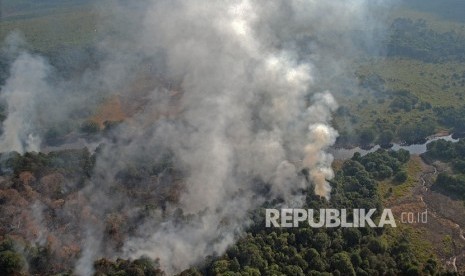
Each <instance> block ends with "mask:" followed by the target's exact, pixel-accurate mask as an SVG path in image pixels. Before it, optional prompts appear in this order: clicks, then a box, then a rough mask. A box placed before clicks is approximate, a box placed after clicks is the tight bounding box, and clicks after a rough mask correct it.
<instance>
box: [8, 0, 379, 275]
mask: <svg viewBox="0 0 465 276" xmlns="http://www.w3.org/2000/svg"><path fill="white" fill-rule="evenodd" d="M120 2H122V1H120ZM381 7H383V8H384V7H385V3H384V2H381V1H378V2H377V3H374V2H373V1H363V0H351V1H343V0H336V1H329V2H328V1H311V0H307V1H304V0H292V1H288V0H282V1H281V0H276V1H261V0H258V1H251V0H250V1H248V0H243V1H209V2H205V1H200V0H199V1H197V0H195V1H180V0H174V1H173V0H169V1H168V0H158V1H144V3H139V2H138V3H129V4H127V3H124V4H123V3H114V2H107V3H106V4H105V5H101V6H99V5H97V6H96V10H98V11H99V12H101V14H102V16H101V18H102V19H101V20H102V22H101V25H100V26H99V32H100V33H101V36H100V38H99V40H98V43H97V44H96V45H95V48H96V51H98V52H99V53H100V54H99V55H98V56H99V60H98V61H96V62H98V66H93V67H92V68H90V67H89V69H88V70H85V71H84V72H82V73H81V74H80V76H79V77H76V76H73V77H72V78H69V79H64V78H63V77H60V74H59V72H57V71H56V70H55V69H54V68H52V66H51V65H49V63H48V62H47V61H46V59H45V58H42V57H39V56H37V55H34V54H29V53H26V52H24V51H20V50H18V51H15V53H13V54H12V55H14V56H15V57H16V58H15V60H14V61H13V63H12V65H11V69H10V77H9V78H8V79H7V81H6V83H5V85H4V86H3V87H2V91H1V94H0V97H1V99H2V101H3V102H4V103H5V104H6V106H7V110H8V117H7V118H6V120H5V121H4V122H3V134H2V136H1V137H0V151H1V152H9V151H17V152H20V153H24V152H26V151H39V150H40V149H41V147H45V145H44V143H42V144H41V141H43V140H44V135H45V133H46V131H47V130H48V129H50V128H51V127H53V126H56V125H61V124H63V123H66V122H67V121H73V122H74V121H75V120H78V121H79V119H81V120H85V119H87V117H90V116H91V115H92V113H93V111H94V110H95V108H96V106H98V104H100V103H101V99H106V98H111V97H119V98H121V99H122V101H123V102H124V103H126V105H127V106H131V103H132V102H137V103H138V105H137V106H136V107H135V108H129V107H128V109H129V110H130V111H128V112H127V114H126V115H127V117H128V118H127V119H126V120H125V121H124V122H122V123H121V124H119V125H118V126H116V127H115V128H114V129H113V130H112V137H113V138H112V139H108V138H100V139H101V142H102V143H104V144H105V146H104V147H101V148H99V151H98V154H96V158H97V159H96V160H95V166H94V167H93V171H92V172H91V174H90V178H89V181H87V182H86V183H85V185H82V187H80V186H79V187H78V188H76V187H75V189H77V193H78V195H79V196H80V197H82V198H84V199H85V201H86V202H87V206H88V208H89V212H90V213H91V215H90V216H89V217H90V218H89V219H88V220H84V221H82V222H81V226H80V227H81V228H82V229H80V232H81V233H82V240H80V241H79V242H80V246H81V254H80V257H79V259H78V260H77V261H76V267H75V272H76V273H77V274H80V275H88V274H89V273H91V271H92V264H93V261H94V260H95V259H97V258H99V257H104V256H105V257H116V256H122V257H130V258H137V257H140V256H142V255H146V256H148V257H151V258H154V259H155V258H158V259H159V260H160V264H161V268H162V269H163V270H165V271H167V272H168V273H174V272H179V271H181V270H182V269H185V268H187V267H189V266H190V265H193V264H195V263H197V262H199V261H201V260H202V258H204V257H205V256H208V255H215V254H221V253H222V252H224V251H225V250H226V248H227V247H228V246H230V245H231V244H232V243H233V242H234V241H235V240H236V239H237V237H238V235H240V234H241V233H242V232H243V231H244V229H245V228H246V227H247V226H248V225H249V223H250V220H249V218H248V214H249V212H250V211H251V210H254V209H256V208H258V207H259V206H261V205H262V204H263V203H265V202H267V201H269V200H273V199H276V198H278V199H282V200H283V201H284V202H285V203H286V204H287V205H296V206H298V205H299V202H300V201H301V198H302V196H303V194H302V193H303V192H302V191H304V190H305V189H308V188H309V187H310V185H313V188H312V189H313V190H314V191H315V193H316V194H317V195H319V196H321V197H324V198H326V199H330V192H331V187H330V185H329V184H328V182H327V180H329V179H331V178H332V177H333V172H332V169H331V163H332V156H331V155H330V154H328V153H326V152H325V150H326V149H327V148H328V147H330V146H331V145H332V144H333V143H334V142H335V140H336V138H337V132H336V131H335V130H334V129H333V128H332V127H331V125H330V121H331V113H332V112H333V111H335V109H336V108H337V103H336V101H335V100H334V98H333V97H332V95H331V92H332V91H327V89H328V88H330V89H334V88H336V90H338V89H339V90H338V91H335V92H337V93H340V91H343V90H344V89H350V87H347V86H350V83H351V80H348V79H346V78H345V77H343V76H345V73H346V70H347V69H348V68H346V66H345V61H346V60H348V59H350V58H351V55H352V54H354V53H356V51H357V49H356V47H355V46H354V44H353V41H354V40H353V34H354V33H356V31H357V33H360V32H362V33H363V35H361V36H360V35H358V38H361V37H362V39H366V43H365V44H366V45H369V44H370V39H371V36H372V34H371V33H370V30H366V27H364V26H375V25H376V24H378V22H376V21H375V20H374V19H373V18H374V17H375V13H376V9H378V8H381ZM12 47H13V46H12ZM338 75H340V76H341V77H340V78H339V77H338ZM141 76H142V77H141ZM145 78H149V79H152V82H153V85H151V86H149V88H147V87H145V88H144V89H141V90H143V91H137V89H132V88H130V87H131V86H134V85H136V84H137V83H139V82H141V81H143V80H144V79H145ZM153 79H158V80H159V81H153ZM160 79H161V80H160ZM166 83H171V84H172V85H165V84H166ZM329 83H331V85H328V84H329ZM173 86H175V88H173ZM326 86H328V87H326ZM77 118H78V119H77ZM166 156H169V159H170V164H172V165H173V167H165V168H164V169H163V170H162V171H161V172H157V173H154V172H152V173H149V175H151V177H155V176H156V177H157V180H156V181H152V182H150V181H148V182H144V181H139V182H138V181H136V183H135V184H134V185H136V186H137V185H146V186H144V187H148V189H147V190H148V191H150V194H151V195H156V194H157V193H159V192H160V190H158V189H162V188H161V187H166V186H168V188H169V187H175V186H176V192H177V193H178V194H177V195H176V196H175V200H169V201H166V202H163V204H158V206H157V208H156V210H155V211H154V212H153V213H152V214H151V217H150V219H146V220H143V221H142V223H138V224H137V225H131V230H130V231H129V230H128V231H127V235H126V236H125V238H124V239H123V241H122V245H119V246H114V244H112V243H110V242H108V241H107V240H106V239H105V237H104V231H105V225H104V222H105V221H106V220H107V219H108V217H109V216H111V215H114V214H117V213H118V214H121V216H123V217H124V220H123V221H124V222H125V223H129V222H131V221H136V218H137V216H138V213H139V211H140V210H141V209H142V208H144V205H146V204H147V203H146V202H144V203H143V202H138V201H137V200H136V199H137V198H135V197H134V196H133V195H132V194H127V193H124V192H121V189H120V186H121V185H122V184H121V180H120V176H121V172H122V171H125V170H126V169H127V167H128V164H135V166H136V167H137V166H138V165H140V166H141V167H143V166H144V165H146V164H151V163H163V162H164V161H165V159H166V158H167V157H166ZM302 170H304V171H306V172H308V175H307V176H306V175H305V174H303V173H301V172H302ZM173 171H174V172H173ZM115 191H116V192H115ZM156 205H157V204H156ZM62 208H65V209H66V208H67V205H66V204H65V205H64V206H63V207H62Z"/></svg>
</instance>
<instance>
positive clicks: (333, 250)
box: [181, 150, 440, 275]
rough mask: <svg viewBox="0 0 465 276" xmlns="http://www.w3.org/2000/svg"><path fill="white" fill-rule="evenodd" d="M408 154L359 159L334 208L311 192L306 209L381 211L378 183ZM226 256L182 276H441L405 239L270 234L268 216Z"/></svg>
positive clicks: (342, 180)
mask: <svg viewBox="0 0 465 276" xmlns="http://www.w3.org/2000/svg"><path fill="white" fill-rule="evenodd" d="M409 157H410V155H409V153H408V152H407V151H398V152H394V151H386V150H379V151H377V152H375V153H371V154H368V155H366V156H363V157H362V156H360V155H359V154H356V155H354V157H353V158H352V159H351V160H348V161H346V162H345V163H344V164H343V166H342V168H341V170H339V171H338V172H337V175H336V178H335V179H334V180H333V181H332V182H331V184H332V186H333V191H332V195H331V196H332V198H331V201H330V202H327V201H324V200H320V199H319V198H317V197H315V196H314V195H312V194H311V192H310V191H309V193H308V195H307V201H306V206H304V208H312V209H319V208H347V209H351V208H377V209H378V210H379V209H381V208H382V203H381V201H380V198H379V196H378V193H377V180H381V179H386V178H389V177H392V176H393V175H396V174H397V173H399V172H403V166H404V164H405V163H406V162H407V161H408V160H409ZM257 212H258V215H255V216H253V217H254V221H255V224H254V226H252V228H251V229H250V231H249V232H248V233H247V235H246V236H245V237H243V238H241V239H240V240H239V241H238V242H237V243H236V244H235V245H234V246H232V247H231V248H230V249H229V250H228V251H227V252H226V253H225V254H224V255H223V256H221V257H219V258H216V259H213V260H211V261H207V263H206V264H204V265H200V266H199V267H197V268H192V269H189V270H187V271H184V272H183V273H182V274H181V275H436V274H435V273H438V271H440V268H439V265H438V263H437V261H436V260H435V258H434V257H432V258H431V259H430V260H428V262H427V263H419V261H418V260H417V259H416V257H415V254H414V251H413V248H412V246H411V244H410V242H409V240H408V238H407V237H406V236H401V237H399V238H396V239H395V240H394V241H389V242H388V241H387V240H386V236H385V235H383V234H384V233H385V229H382V228H381V229H374V228H319V229H317V228H311V227H309V226H308V225H305V224H303V225H302V226H301V227H299V228H265V227H264V226H265V223H264V221H263V220H264V210H258V211H257Z"/></svg>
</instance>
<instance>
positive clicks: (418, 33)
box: [387, 18, 465, 62]
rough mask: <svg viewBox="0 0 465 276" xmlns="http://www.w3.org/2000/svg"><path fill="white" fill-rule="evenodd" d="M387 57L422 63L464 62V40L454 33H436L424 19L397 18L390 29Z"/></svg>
mask: <svg viewBox="0 0 465 276" xmlns="http://www.w3.org/2000/svg"><path fill="white" fill-rule="evenodd" d="M390 32H391V38H390V41H389V43H388V45H387V50H388V55H390V56H403V57H409V58H413V59H418V60H422V61H425V62H444V61H465V38H463V37H462V36H460V35H458V34H457V33H455V32H454V31H449V32H444V33H439V32H436V31H434V30H432V29H431V28H429V27H428V26H427V24H426V21H425V20H421V19H420V20H417V21H414V20H411V19H408V18H397V19H396V20H394V22H393V23H392V25H391V27H390Z"/></svg>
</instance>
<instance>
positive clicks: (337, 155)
mask: <svg viewBox="0 0 465 276" xmlns="http://www.w3.org/2000/svg"><path fill="white" fill-rule="evenodd" d="M441 139H442V140H446V141H451V142H457V141H459V139H454V138H452V134H451V135H449V136H442V137H434V138H430V139H428V141H426V143H424V144H413V145H405V146H404V145H399V144H396V143H394V145H393V146H392V147H391V148H390V149H393V150H399V149H404V150H408V151H409V152H410V154H422V153H425V152H426V145H428V144H429V143H431V142H433V141H436V140H441ZM379 148H381V147H380V146H379V145H376V146H374V147H372V148H371V149H368V150H367V149H362V148H360V147H356V148H352V149H345V148H330V149H329V150H328V152H329V153H331V154H332V155H333V156H334V159H338V160H345V159H350V158H352V156H353V155H354V153H356V152H359V153H360V154H361V155H362V156H363V155H366V154H368V153H370V152H375V151H377V150H378V149H379Z"/></svg>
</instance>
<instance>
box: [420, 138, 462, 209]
mask: <svg viewBox="0 0 465 276" xmlns="http://www.w3.org/2000/svg"><path fill="white" fill-rule="evenodd" d="M427 148H428V151H427V152H426V153H425V154H424V157H425V158H426V159H427V160H429V161H434V160H441V161H443V162H445V163H447V164H448V165H449V166H450V168H451V170H450V171H449V172H441V173H439V174H438V176H437V178H436V181H435V183H434V186H433V188H435V189H439V190H441V191H445V192H447V193H451V194H453V195H454V196H458V197H459V198H461V199H464V200H465V139H461V140H460V141H459V142H457V143H453V142H451V141H445V140H437V141H433V142H431V143H429V144H428V146H427Z"/></svg>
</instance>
